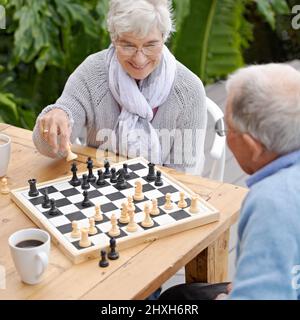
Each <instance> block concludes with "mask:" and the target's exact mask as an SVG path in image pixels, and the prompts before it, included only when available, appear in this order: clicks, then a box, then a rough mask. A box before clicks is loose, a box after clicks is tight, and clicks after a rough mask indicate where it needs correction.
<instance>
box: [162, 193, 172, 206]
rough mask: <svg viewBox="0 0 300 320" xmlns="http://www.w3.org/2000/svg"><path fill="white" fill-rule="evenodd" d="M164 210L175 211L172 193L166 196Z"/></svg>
mask: <svg viewBox="0 0 300 320" xmlns="http://www.w3.org/2000/svg"><path fill="white" fill-rule="evenodd" d="M164 208H165V209H166V210H172V209H173V204H172V202H171V193H167V194H166V203H165V205H164Z"/></svg>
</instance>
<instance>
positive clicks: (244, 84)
mask: <svg viewBox="0 0 300 320" xmlns="http://www.w3.org/2000/svg"><path fill="white" fill-rule="evenodd" d="M226 89H227V92H228V98H229V99H230V101H231V107H232V109H231V111H232V121H233V126H234V127H235V128H236V129H237V130H238V131H240V132H245V133H249V134H250V135H251V136H252V137H254V138H255V139H257V140H259V141H260V142H261V143H262V144H263V145H264V146H265V147H266V148H267V149H268V150H269V151H272V152H276V153H277V154H280V155H281V154H286V153H289V152H292V151H295V150H298V149H300V72H298V71H297V70H296V69H294V68H292V67H290V66H288V65H284V64H274V63H271V64H267V65H258V66H250V67H246V68H243V69H240V70H238V71H237V72H236V73H234V74H233V75H231V76H230V77H229V80H228V81H227V86H226Z"/></svg>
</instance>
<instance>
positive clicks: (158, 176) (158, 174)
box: [154, 171, 164, 187]
mask: <svg viewBox="0 0 300 320" xmlns="http://www.w3.org/2000/svg"><path fill="white" fill-rule="evenodd" d="M154 184H155V185H156V186H157V187H161V186H162V185H163V184H164V183H163V181H162V179H161V172H160V171H157V172H156V178H155V183H154Z"/></svg>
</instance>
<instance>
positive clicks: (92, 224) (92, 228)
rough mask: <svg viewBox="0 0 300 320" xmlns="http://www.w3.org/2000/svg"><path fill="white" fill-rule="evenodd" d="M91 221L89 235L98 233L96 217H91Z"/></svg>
mask: <svg viewBox="0 0 300 320" xmlns="http://www.w3.org/2000/svg"><path fill="white" fill-rule="evenodd" d="M89 223H90V227H89V235H91V236H92V235H94V234H96V233H98V230H97V228H96V227H95V219H94V218H90V219H89Z"/></svg>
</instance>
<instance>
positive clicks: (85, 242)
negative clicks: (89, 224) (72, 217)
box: [79, 228, 91, 248]
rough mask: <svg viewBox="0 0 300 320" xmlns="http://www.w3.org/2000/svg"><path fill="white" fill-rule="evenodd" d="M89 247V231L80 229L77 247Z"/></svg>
mask: <svg viewBox="0 0 300 320" xmlns="http://www.w3.org/2000/svg"><path fill="white" fill-rule="evenodd" d="M90 245H91V240H90V239H89V229H88V228H82V229H81V239H80V241H79V246H80V247H82V248H87V247H89V246H90Z"/></svg>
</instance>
